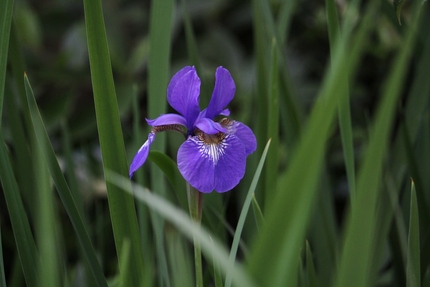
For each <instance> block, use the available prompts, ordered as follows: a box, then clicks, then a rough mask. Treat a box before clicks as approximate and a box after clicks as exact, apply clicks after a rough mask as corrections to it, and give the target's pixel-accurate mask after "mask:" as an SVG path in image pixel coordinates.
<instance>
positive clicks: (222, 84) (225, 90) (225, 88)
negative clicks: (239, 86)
mask: <svg viewBox="0 0 430 287" xmlns="http://www.w3.org/2000/svg"><path fill="white" fill-rule="evenodd" d="M235 92H236V85H235V84H234V81H233V78H232V77H231V75H230V72H229V71H228V70H227V69H225V68H223V67H218V68H217V70H216V73H215V88H214V91H213V93H212V98H211V100H210V102H209V105H208V108H207V111H206V117H208V118H210V119H213V118H214V117H216V116H218V115H220V114H221V113H223V111H224V108H225V107H226V106H227V105H228V104H229V103H230V102H231V100H232V99H233V97H234V93H235Z"/></svg>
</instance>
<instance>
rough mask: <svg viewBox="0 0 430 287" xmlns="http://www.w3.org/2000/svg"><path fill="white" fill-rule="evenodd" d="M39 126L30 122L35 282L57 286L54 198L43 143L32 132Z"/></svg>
mask: <svg viewBox="0 0 430 287" xmlns="http://www.w3.org/2000/svg"><path fill="white" fill-rule="evenodd" d="M42 130H43V127H42V126H40V122H34V134H33V135H32V138H33V139H32V143H33V145H32V151H33V155H34V173H35V174H36V191H37V200H36V202H37V203H38V204H37V206H38V209H37V218H36V236H37V244H38V247H39V251H40V260H41V263H42V264H40V265H39V266H37V267H36V269H37V270H38V273H39V284H38V286H59V283H60V272H59V271H60V270H59V266H60V265H59V256H58V254H59V252H58V242H57V238H56V226H55V225H56V222H55V218H56V217H55V213H54V206H55V205H54V201H53V198H52V193H53V191H52V187H51V184H50V180H51V178H50V176H49V171H48V167H47V165H46V144H47V143H45V142H40V143H38V142H37V141H36V138H35V134H37V133H41V132H42Z"/></svg>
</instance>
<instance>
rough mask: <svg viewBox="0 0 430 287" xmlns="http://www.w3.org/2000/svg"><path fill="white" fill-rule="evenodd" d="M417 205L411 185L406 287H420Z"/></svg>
mask: <svg viewBox="0 0 430 287" xmlns="http://www.w3.org/2000/svg"><path fill="white" fill-rule="evenodd" d="M419 228H420V226H419V218H418V203H417V193H416V191H415V184H414V181H412V184H411V207H410V215H409V236H408V263H407V267H406V286H407V287H418V286H421V272H420V230H419Z"/></svg>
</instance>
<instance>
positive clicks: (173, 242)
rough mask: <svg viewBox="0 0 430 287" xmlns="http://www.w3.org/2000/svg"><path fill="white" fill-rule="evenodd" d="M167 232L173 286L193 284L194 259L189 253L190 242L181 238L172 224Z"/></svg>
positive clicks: (180, 286) (179, 286)
mask: <svg viewBox="0 0 430 287" xmlns="http://www.w3.org/2000/svg"><path fill="white" fill-rule="evenodd" d="M165 234H166V245H167V250H168V259H169V266H170V270H171V279H172V286H174V287H182V286H193V283H194V281H193V273H194V272H193V268H192V262H193V261H192V259H191V255H190V253H189V250H190V249H189V248H188V245H187V244H188V242H186V241H185V240H184V239H183V238H181V235H180V234H179V233H178V232H177V230H176V229H175V228H173V227H172V226H168V228H167V230H166V233H165Z"/></svg>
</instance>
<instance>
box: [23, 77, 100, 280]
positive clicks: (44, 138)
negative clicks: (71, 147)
mask: <svg viewBox="0 0 430 287" xmlns="http://www.w3.org/2000/svg"><path fill="white" fill-rule="evenodd" d="M24 83H25V90H26V93H27V102H28V109H29V110H30V114H31V120H32V123H33V125H32V126H31V127H30V128H31V129H33V128H35V127H36V126H37V127H39V129H38V130H34V134H35V137H36V140H37V141H38V142H39V144H40V145H42V144H46V147H45V148H46V153H45V156H46V158H45V161H46V162H47V164H48V168H49V171H50V173H51V176H52V179H53V180H54V184H55V186H56V187H57V191H58V195H59V196H60V198H61V201H62V203H63V205H64V208H65V209H66V211H67V214H68V215H69V218H70V221H71V222H72V225H73V228H74V229H75V232H76V236H77V238H78V241H79V243H80V246H81V247H82V250H83V251H84V255H85V259H86V260H87V262H88V265H89V266H90V268H91V271H92V274H93V276H94V279H95V280H96V283H97V286H106V285H107V283H106V279H105V278H104V275H103V271H102V269H101V267H100V264H99V262H98V260H97V256H96V253H95V250H94V247H93V246H92V243H91V241H90V238H89V236H88V232H87V231H86V229H85V225H84V223H83V221H82V218H81V216H80V214H79V211H78V209H77V207H76V203H75V201H74V200H73V197H72V194H71V192H70V189H69V186H68V185H67V182H66V179H65V178H64V175H63V173H62V171H61V168H60V165H59V164H58V161H57V158H56V156H55V152H54V149H53V147H52V145H51V144H50V141H49V136H48V133H47V131H46V129H45V127H44V124H43V120H42V117H41V115H40V112H39V110H38V108H37V104H36V99H35V98H34V94H33V90H32V88H31V85H30V82H29V80H28V77H27V75H25V76H24ZM33 126H34V127H33Z"/></svg>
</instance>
